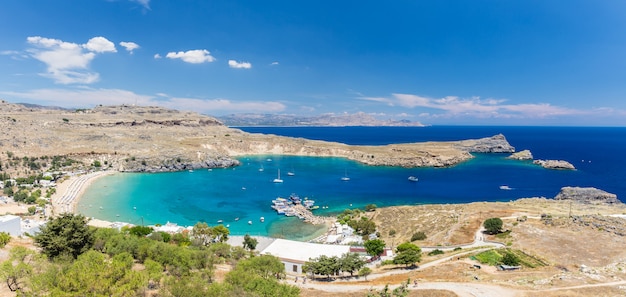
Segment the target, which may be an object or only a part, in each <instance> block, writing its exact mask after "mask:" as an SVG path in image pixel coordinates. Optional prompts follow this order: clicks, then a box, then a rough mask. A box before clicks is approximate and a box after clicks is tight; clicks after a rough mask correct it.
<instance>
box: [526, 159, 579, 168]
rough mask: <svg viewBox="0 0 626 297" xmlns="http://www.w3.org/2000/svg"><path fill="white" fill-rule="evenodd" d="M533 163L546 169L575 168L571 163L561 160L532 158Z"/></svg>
mask: <svg viewBox="0 0 626 297" xmlns="http://www.w3.org/2000/svg"><path fill="white" fill-rule="evenodd" d="M533 164H537V165H540V166H541V167H543V168H547V169H567V170H574V169H576V167H574V165H572V164H571V163H570V162H567V161H563V160H534V161H533Z"/></svg>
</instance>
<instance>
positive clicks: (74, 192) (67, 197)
mask: <svg viewBox="0 0 626 297" xmlns="http://www.w3.org/2000/svg"><path fill="white" fill-rule="evenodd" d="M115 173H116V172H115V171H97V172H91V173H87V174H80V175H74V176H71V177H69V178H68V179H66V180H64V181H63V182H61V183H58V184H57V190H56V193H55V194H54V195H52V197H51V199H50V201H51V202H52V214H53V215H58V214H61V213H65V212H74V211H75V210H76V204H77V203H78V201H79V200H80V197H81V196H82V195H83V193H84V192H85V190H86V189H87V188H88V187H89V185H91V183H92V182H94V181H95V180H96V179H98V178H99V177H103V176H106V175H111V174H115Z"/></svg>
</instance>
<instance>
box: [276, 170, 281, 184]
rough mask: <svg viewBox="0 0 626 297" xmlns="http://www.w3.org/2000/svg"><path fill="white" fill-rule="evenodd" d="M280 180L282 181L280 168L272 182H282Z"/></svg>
mask: <svg viewBox="0 0 626 297" xmlns="http://www.w3.org/2000/svg"><path fill="white" fill-rule="evenodd" d="M282 182H283V180H282V179H280V169H278V177H277V178H275V179H274V183H277V184H279V183H282Z"/></svg>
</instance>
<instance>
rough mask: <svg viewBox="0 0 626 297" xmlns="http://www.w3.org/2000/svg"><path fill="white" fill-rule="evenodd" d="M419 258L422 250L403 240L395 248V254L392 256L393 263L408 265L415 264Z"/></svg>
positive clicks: (420, 258)
mask: <svg viewBox="0 0 626 297" xmlns="http://www.w3.org/2000/svg"><path fill="white" fill-rule="evenodd" d="M421 260H422V250H421V249H420V248H419V247H418V246H416V245H414V244H412V243H410V242H405V243H402V244H400V245H398V247H397V248H396V256H395V257H394V258H393V263H394V264H404V265H406V266H409V265H415V263H417V262H419V261H421Z"/></svg>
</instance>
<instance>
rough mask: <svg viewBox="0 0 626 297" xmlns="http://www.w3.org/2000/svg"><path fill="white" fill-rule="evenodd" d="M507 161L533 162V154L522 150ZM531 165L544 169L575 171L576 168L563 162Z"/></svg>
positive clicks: (544, 161)
mask: <svg viewBox="0 0 626 297" xmlns="http://www.w3.org/2000/svg"><path fill="white" fill-rule="evenodd" d="M507 159H512V160H521V161H530V160H533V154H532V153H531V152H530V150H523V151H519V152H516V153H513V154H511V155H510V156H508V157H507ZM533 164H536V165H539V166H541V167H543V168H546V169H566V170H575V169H576V167H574V165H572V163H570V162H567V161H563V160H533Z"/></svg>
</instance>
